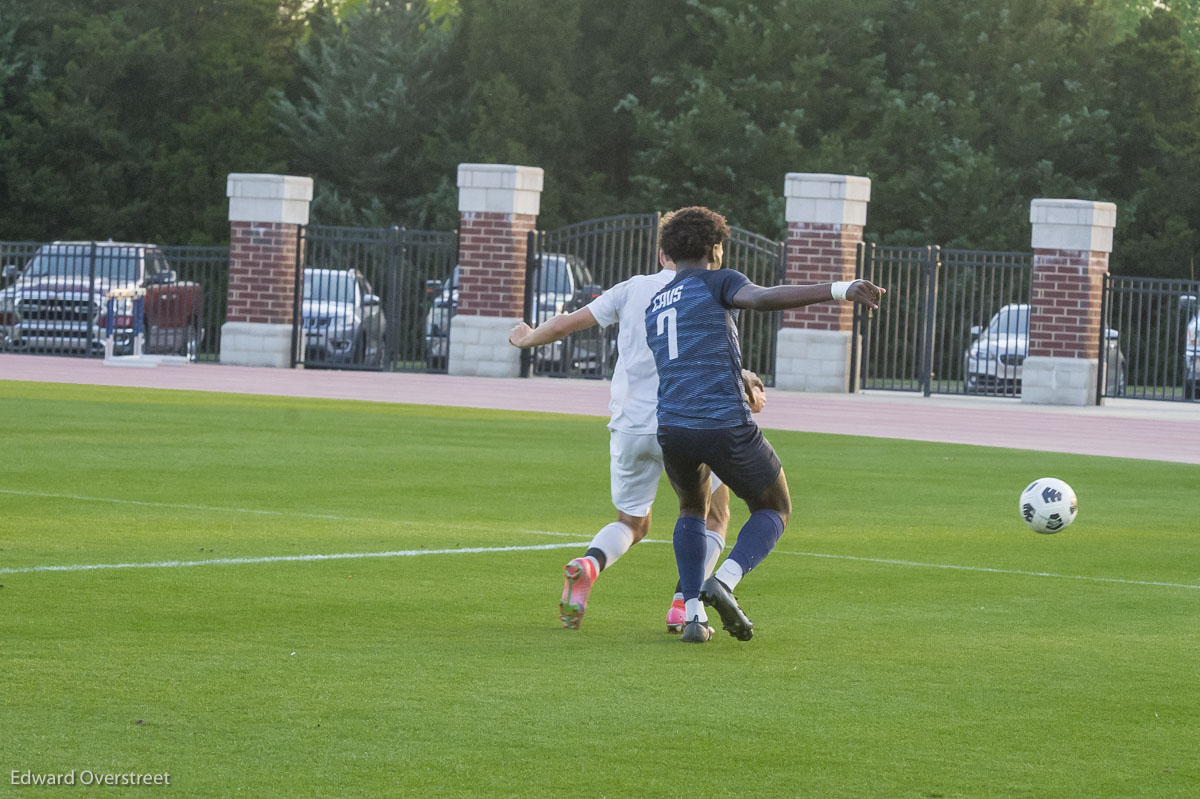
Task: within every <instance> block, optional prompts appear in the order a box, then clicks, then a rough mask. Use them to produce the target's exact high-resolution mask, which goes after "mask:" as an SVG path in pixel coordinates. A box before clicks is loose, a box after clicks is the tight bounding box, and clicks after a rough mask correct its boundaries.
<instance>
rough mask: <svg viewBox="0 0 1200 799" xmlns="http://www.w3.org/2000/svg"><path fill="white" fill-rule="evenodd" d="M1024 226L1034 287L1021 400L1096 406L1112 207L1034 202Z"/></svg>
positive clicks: (1081, 202) (1113, 216)
mask: <svg viewBox="0 0 1200 799" xmlns="http://www.w3.org/2000/svg"><path fill="white" fill-rule="evenodd" d="M1029 221H1030V222H1031V223H1032V225H1033V286H1032V292H1031V296H1030V309H1029V352H1028V355H1027V357H1026V358H1025V362H1024V363H1023V364H1022V375H1021V401H1022V402H1028V403H1040V404H1051V405H1094V404H1096V399H1097V397H1096V379H1097V377H1098V374H1097V370H1098V366H1097V363H1096V361H1097V357H1098V353H1097V350H1098V346H1099V340H1100V298H1101V293H1102V290H1103V285H1104V276H1105V275H1106V274H1107V273H1108V255H1109V253H1111V252H1112V241H1113V228H1114V227H1116V224H1117V206H1115V205H1113V204H1112V203H1101V202H1090V201H1087V200H1034V201H1033V202H1032V203H1031V204H1030V208H1029Z"/></svg>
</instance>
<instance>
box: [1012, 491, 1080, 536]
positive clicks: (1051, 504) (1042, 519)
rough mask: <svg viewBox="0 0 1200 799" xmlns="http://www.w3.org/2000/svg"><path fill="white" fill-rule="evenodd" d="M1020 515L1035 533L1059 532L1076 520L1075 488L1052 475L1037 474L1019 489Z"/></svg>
mask: <svg viewBox="0 0 1200 799" xmlns="http://www.w3.org/2000/svg"><path fill="white" fill-rule="evenodd" d="M1020 506H1021V518H1022V519H1024V520H1025V524H1027V525H1029V529H1030V530H1033V531H1034V532H1035V533H1043V534H1045V535H1050V534H1051V533H1061V532H1062V531H1063V530H1065V529H1067V528H1068V527H1070V526H1071V522H1073V521H1075V514H1076V513H1077V512H1078V510H1079V501H1078V500H1077V499H1076V498H1075V490H1074V489H1073V488H1071V487H1070V486H1069V485H1067V484H1066V483H1064V482H1063V481H1062V480H1059V479H1058V478H1055V477H1040V478H1038V479H1037V480H1034V481H1033V482H1032V483H1030V484H1029V485H1028V486H1026V488H1025V490H1024V491H1022V492H1021V503H1020Z"/></svg>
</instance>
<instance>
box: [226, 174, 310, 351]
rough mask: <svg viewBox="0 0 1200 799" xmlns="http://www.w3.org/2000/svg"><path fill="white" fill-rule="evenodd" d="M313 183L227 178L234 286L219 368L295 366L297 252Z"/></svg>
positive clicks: (256, 177)
mask: <svg viewBox="0 0 1200 799" xmlns="http://www.w3.org/2000/svg"><path fill="white" fill-rule="evenodd" d="M312 191H313V183H312V178H298V177H292V176H289V175H247V174H238V173H234V174H231V175H230V176H229V181H228V183H227V184H226V194H227V195H228V196H229V287H228V300H227V305H226V313H225V319H226V321H225V324H223V325H222V326H221V363H228V364H235V365H238V366H280V367H290V366H291V365H292V322H293V319H294V317H295V308H296V247H297V240H298V233H299V231H300V227H301V226H302V225H307V224H308V205H309V202H310V201H311V200H312Z"/></svg>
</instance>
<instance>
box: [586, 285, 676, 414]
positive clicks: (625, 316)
mask: <svg viewBox="0 0 1200 799" xmlns="http://www.w3.org/2000/svg"><path fill="white" fill-rule="evenodd" d="M674 279H675V270H673V269H663V270H660V271H659V272H658V273H657V274H653V275H634V276H633V277H631V278H629V279H628V280H626V281H624V282H622V283H618V284H617V285H615V286H613V287H612V288H610V289H609V290H608V291H606V292H604V293H603V294H601V295H600V296H599V297H597V298H596V299H594V300H592V301H591V303H589V304H588V306H587V308H588V310H589V311H591V314H592V316H593V317H595V319H596V323H597V324H598V325H600V326H601V327H608V326H609V325H611V324H612V323H613V322H619V323H620V327H619V329H618V330H617V352H618V357H617V366H616V369H614V370H613V378H612V387H611V396H610V398H609V401H608V410H609V413H611V414H612V418H611V419H610V420H609V422H608V429H609V430H616V431H620V432H622V433H641V434H647V433H655V432H657V431H658V418H657V412H658V370H657V369H656V368H655V366H654V355H653V354H652V353H651V352H650V347H649V346H647V345H646V308H647V306H649V305H650V300H651V299H652V298H653V297H654V295H655V294H657V293H658V292H659V291H660V290H661V289H662V288H663V287H664V286H666V285H667V284H668V283H670V282H671V281H672V280H674Z"/></svg>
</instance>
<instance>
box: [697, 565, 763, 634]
mask: <svg viewBox="0 0 1200 799" xmlns="http://www.w3.org/2000/svg"><path fill="white" fill-rule="evenodd" d="M700 600H701V601H702V602H703V603H704V604H706V605H708V606H709V607H710V608H714V609H715V610H716V611H717V614H718V615H719V616H720V617H721V627H722V629H724V630H726V631H728V632H729V634H730V635H732V636H733V637H734V638H736V639H738V640H739V641H749V640H750V639H751V638H753V637H754V622H752V621H750V619H749V618H748V617H747V616H746V614H745V613H743V612H742V609H741V608H740V607H738V603H737V597H735V596H734V595H733V594H731V593H729V589H728V588H726V587H725V583H723V582H721V581H720V580H718V579H717V578H716V577H709V578H708V579H707V580H705V581H704V584H703V585H701V586H700Z"/></svg>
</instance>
